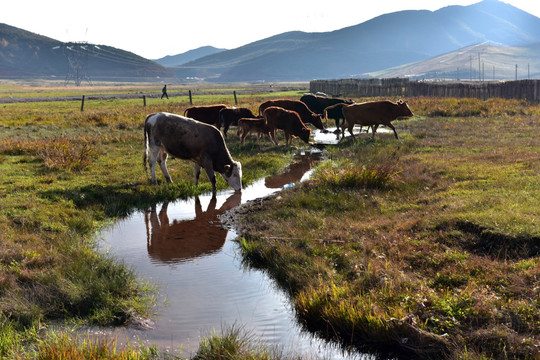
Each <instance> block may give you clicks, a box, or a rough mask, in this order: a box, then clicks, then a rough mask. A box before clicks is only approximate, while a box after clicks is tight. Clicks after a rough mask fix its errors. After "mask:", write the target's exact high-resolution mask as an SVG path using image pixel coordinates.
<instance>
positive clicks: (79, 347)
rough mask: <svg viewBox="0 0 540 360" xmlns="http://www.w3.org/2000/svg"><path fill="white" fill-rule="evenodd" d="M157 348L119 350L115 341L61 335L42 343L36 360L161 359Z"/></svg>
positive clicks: (129, 346)
mask: <svg viewBox="0 0 540 360" xmlns="http://www.w3.org/2000/svg"><path fill="white" fill-rule="evenodd" d="M159 358H160V356H159V352H158V350H157V349H156V348H155V347H152V346H149V347H146V346H140V347H138V348H136V347H133V346H131V345H129V344H128V345H127V346H124V347H122V348H119V346H118V342H117V340H115V339H95V338H80V337H78V338H73V337H70V336H68V335H67V334H65V333H60V334H56V335H53V336H51V337H49V338H47V339H46V340H44V341H41V342H40V344H39V346H38V349H37V355H36V357H35V359H37V360H62V359H86V360H101V359H110V360H135V359H139V360H151V359H159Z"/></svg>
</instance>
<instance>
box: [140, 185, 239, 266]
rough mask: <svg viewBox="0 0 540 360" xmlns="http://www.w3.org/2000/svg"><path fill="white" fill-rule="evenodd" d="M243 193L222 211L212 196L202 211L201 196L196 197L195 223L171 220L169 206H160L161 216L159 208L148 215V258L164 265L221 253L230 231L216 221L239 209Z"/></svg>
mask: <svg viewBox="0 0 540 360" xmlns="http://www.w3.org/2000/svg"><path fill="white" fill-rule="evenodd" d="M241 201H242V194H241V193H234V194H232V195H231V196H229V197H228V198H227V199H226V201H225V202H224V203H223V205H221V207H220V208H219V209H216V204H217V197H216V196H213V197H212V198H211V199H210V202H209V203H208V207H207V208H206V211H203V208H202V205H201V200H200V198H199V196H197V197H195V211H194V213H195V217H194V218H192V219H182V220H177V219H174V220H173V221H172V222H171V221H170V220H169V216H168V215H167V210H168V207H169V202H165V203H163V205H161V210H160V211H159V215H158V213H157V210H156V208H157V205H154V206H152V207H151V208H150V209H149V210H148V211H147V212H146V214H145V217H144V223H145V225H146V244H147V249H148V255H149V256H150V257H151V258H152V259H154V260H156V261H161V262H163V263H175V262H180V261H183V260H186V259H190V258H194V257H197V256H202V255H209V254H212V253H214V252H216V251H218V250H219V249H220V248H221V247H222V246H223V244H224V243H225V239H226V237H227V230H225V229H223V228H222V227H221V224H220V223H219V222H218V221H217V220H216V219H217V217H218V215H221V214H223V213H224V212H225V211H226V210H229V209H232V208H233V207H235V206H238V205H240V203H241Z"/></svg>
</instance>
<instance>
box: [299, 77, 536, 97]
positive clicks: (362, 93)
mask: <svg viewBox="0 0 540 360" xmlns="http://www.w3.org/2000/svg"><path fill="white" fill-rule="evenodd" d="M309 89H310V91H311V92H312V93H316V92H323V93H326V94H329V95H332V96H340V97H347V96H355V97H376V96H387V97H413V96H431V97H456V98H465V97H470V98H479V99H484V100H485V99H488V98H504V99H522V100H528V101H531V102H540V80H517V81H496V82H495V81H494V82H480V81H479V82H428V81H414V80H409V79H405V78H391V79H339V80H312V81H310V83H309Z"/></svg>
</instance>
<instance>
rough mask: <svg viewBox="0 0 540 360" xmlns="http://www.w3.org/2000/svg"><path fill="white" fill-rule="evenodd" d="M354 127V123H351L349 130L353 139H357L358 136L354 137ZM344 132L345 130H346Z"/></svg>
mask: <svg viewBox="0 0 540 360" xmlns="http://www.w3.org/2000/svg"><path fill="white" fill-rule="evenodd" d="M353 129H354V123H353V124H352V125H349V127H348V128H347V130H349V133H350V134H351V136H352V138H353V140H356V138H355V137H354V134H353ZM343 132H345V130H344V131H343Z"/></svg>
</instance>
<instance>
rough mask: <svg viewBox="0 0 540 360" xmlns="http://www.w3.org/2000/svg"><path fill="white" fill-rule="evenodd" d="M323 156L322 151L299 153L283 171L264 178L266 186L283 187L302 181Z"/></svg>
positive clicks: (272, 187) (271, 187)
mask: <svg viewBox="0 0 540 360" xmlns="http://www.w3.org/2000/svg"><path fill="white" fill-rule="evenodd" d="M321 156H322V152H303V153H300V154H298V155H297V156H296V158H295V160H294V161H293V162H292V163H291V164H290V165H289V166H288V167H287V169H286V170H285V171H284V172H283V173H281V174H277V175H274V176H269V177H267V178H266V179H264V184H265V186H266V187H267V188H270V189H281V188H282V187H283V186H285V185H288V184H293V183H296V182H298V181H302V180H303V179H304V176H307V177H309V174H310V173H309V170H311V169H312V168H313V166H314V165H315V164H316V163H317V161H319V160H320V158H321Z"/></svg>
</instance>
